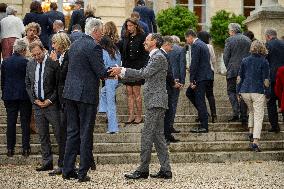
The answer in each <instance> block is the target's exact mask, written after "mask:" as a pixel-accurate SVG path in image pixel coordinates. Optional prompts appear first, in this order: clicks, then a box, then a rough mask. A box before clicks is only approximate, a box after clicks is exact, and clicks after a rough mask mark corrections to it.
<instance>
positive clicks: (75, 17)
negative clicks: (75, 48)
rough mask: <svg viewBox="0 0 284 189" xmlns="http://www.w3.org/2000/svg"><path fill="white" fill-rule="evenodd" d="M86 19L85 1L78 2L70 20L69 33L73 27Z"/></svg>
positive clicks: (78, 0)
mask: <svg viewBox="0 0 284 189" xmlns="http://www.w3.org/2000/svg"><path fill="white" fill-rule="evenodd" d="M82 18H84V1H83V0H77V1H75V10H74V11H73V13H72V15H71V19H70V24H69V28H68V33H69V34H70V33H71V31H72V26H74V25H75V24H80V21H81V19H82Z"/></svg>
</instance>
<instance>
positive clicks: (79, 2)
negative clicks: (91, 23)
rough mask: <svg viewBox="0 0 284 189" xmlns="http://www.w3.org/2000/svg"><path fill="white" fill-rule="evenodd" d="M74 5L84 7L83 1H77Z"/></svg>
mask: <svg viewBox="0 0 284 189" xmlns="http://www.w3.org/2000/svg"><path fill="white" fill-rule="evenodd" d="M75 4H77V5H81V7H84V1H83V0H77V1H75Z"/></svg>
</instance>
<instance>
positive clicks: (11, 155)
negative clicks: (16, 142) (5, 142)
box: [7, 149, 15, 157]
mask: <svg viewBox="0 0 284 189" xmlns="http://www.w3.org/2000/svg"><path fill="white" fill-rule="evenodd" d="M14 154H15V151H14V150H12V149H8V150H7V156H8V157H13V155H14Z"/></svg>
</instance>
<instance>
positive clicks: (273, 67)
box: [266, 38, 284, 82]
mask: <svg viewBox="0 0 284 189" xmlns="http://www.w3.org/2000/svg"><path fill="white" fill-rule="evenodd" d="M266 47H267V49H268V56H267V60H268V62H269V67H270V77H271V82H275V77H276V73H277V70H278V68H279V67H280V66H284V42H283V41H281V40H279V39H276V38H275V39H272V40H271V41H269V42H267V43H266Z"/></svg>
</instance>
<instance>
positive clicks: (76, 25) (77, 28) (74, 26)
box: [72, 24, 82, 31]
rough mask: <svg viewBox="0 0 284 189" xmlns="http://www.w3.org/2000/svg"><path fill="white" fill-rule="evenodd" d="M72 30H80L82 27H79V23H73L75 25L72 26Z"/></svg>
mask: <svg viewBox="0 0 284 189" xmlns="http://www.w3.org/2000/svg"><path fill="white" fill-rule="evenodd" d="M73 30H82V28H81V26H80V24H75V25H73V26H72V31H73Z"/></svg>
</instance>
